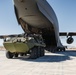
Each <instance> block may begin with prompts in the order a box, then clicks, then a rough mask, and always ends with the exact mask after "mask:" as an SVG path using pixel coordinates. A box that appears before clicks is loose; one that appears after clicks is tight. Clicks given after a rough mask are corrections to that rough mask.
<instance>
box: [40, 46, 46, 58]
mask: <svg viewBox="0 0 76 75" xmlns="http://www.w3.org/2000/svg"><path fill="white" fill-rule="evenodd" d="M44 54H45V51H44V48H43V47H41V51H40V56H41V57H42V56H44Z"/></svg>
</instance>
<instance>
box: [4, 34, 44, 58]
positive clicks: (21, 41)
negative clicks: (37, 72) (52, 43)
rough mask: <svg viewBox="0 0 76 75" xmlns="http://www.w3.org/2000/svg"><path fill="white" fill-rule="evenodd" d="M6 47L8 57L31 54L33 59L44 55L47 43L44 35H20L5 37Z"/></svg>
mask: <svg viewBox="0 0 76 75" xmlns="http://www.w3.org/2000/svg"><path fill="white" fill-rule="evenodd" d="M3 44H4V47H5V48H6V50H7V52H6V57H7V58H13V57H18V56H19V55H21V56H24V55H27V54H29V57H30V58H32V59H35V58H38V57H41V56H44V53H45V52H44V47H45V43H44V42H43V39H42V36H41V35H38V34H33V35H27V34H26V35H18V36H15V37H7V38H6V39H4V43H3Z"/></svg>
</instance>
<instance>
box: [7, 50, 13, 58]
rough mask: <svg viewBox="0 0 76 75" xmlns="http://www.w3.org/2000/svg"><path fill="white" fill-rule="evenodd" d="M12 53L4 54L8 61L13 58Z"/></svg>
mask: <svg viewBox="0 0 76 75" xmlns="http://www.w3.org/2000/svg"><path fill="white" fill-rule="evenodd" d="M13 56H14V55H13V53H11V52H9V51H7V52H6V57H7V58H8V59H11V58H13Z"/></svg>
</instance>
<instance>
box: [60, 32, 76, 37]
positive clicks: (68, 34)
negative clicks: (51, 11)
mask: <svg viewBox="0 0 76 75" xmlns="http://www.w3.org/2000/svg"><path fill="white" fill-rule="evenodd" d="M59 35H60V36H76V32H60V33H59Z"/></svg>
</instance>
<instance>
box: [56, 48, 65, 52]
mask: <svg viewBox="0 0 76 75" xmlns="http://www.w3.org/2000/svg"><path fill="white" fill-rule="evenodd" d="M57 51H58V52H61V51H65V47H57Z"/></svg>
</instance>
